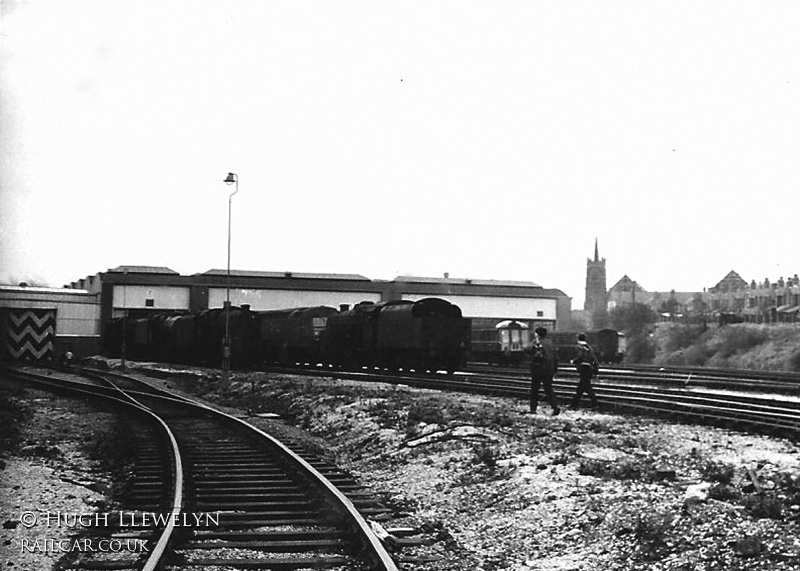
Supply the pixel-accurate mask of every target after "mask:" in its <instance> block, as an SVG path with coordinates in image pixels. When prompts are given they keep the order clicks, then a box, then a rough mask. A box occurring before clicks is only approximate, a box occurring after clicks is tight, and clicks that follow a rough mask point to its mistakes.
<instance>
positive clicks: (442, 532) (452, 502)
mask: <svg viewBox="0 0 800 571" xmlns="http://www.w3.org/2000/svg"><path fill="white" fill-rule="evenodd" d="M154 382H157V383H158V384H161V385H165V386H170V387H172V388H178V389H180V390H183V391H185V392H187V393H192V394H196V395H200V396H202V398H204V399H206V400H207V401H212V402H216V403H218V404H220V405H224V406H226V407H235V406H241V407H242V410H243V411H245V410H246V412H245V413H244V414H248V415H249V420H250V421H251V422H253V423H254V424H257V425H260V426H263V427H265V428H269V429H272V430H276V431H279V432H283V433H284V434H287V435H291V436H293V437H300V438H302V439H304V440H305V441H306V442H307V444H308V446H309V447H310V448H312V449H316V450H318V451H320V452H321V453H323V454H325V455H327V456H329V457H331V458H334V459H335V460H336V462H337V463H338V464H339V465H340V466H341V467H342V468H344V469H347V470H349V471H350V472H352V473H353V474H355V475H357V476H358V477H359V478H360V480H361V481H362V482H363V483H364V484H365V485H367V486H369V487H370V488H371V489H372V490H373V491H374V492H375V493H377V494H379V495H381V496H382V497H383V499H384V500H385V503H386V504H387V505H388V506H390V507H391V508H392V510H393V515H394V517H393V518H392V519H391V520H389V521H384V522H380V524H381V525H382V526H383V527H384V528H385V529H388V530H389V532H391V533H393V534H394V535H392V536H390V538H389V543H390V545H392V546H393V549H395V553H396V555H397V557H398V559H399V560H400V561H401V565H400V567H401V569H405V570H414V571H416V570H422V569H424V570H430V571H451V570H452V571H456V570H458V571H461V570H463V571H467V570H470V571H471V570H487V571H488V570H499V569H503V570H505V569H508V570H513V571H522V570H528V569H537V570H542V571H545V570H546V571H555V570H559V571H573V570H574V571H578V570H581V571H583V570H594V569H607V570H614V571H628V570H640V569H641V570H645V569H648V570H650V569H653V570H682V571H689V570H697V571H703V570H723V569H724V570H728V569H731V570H756V569H763V570H788V569H800V534H798V531H800V529H799V528H800V470H799V468H800V458H799V457H798V448H797V446H796V445H795V444H794V443H792V442H790V441H787V440H782V439H775V438H767V437H763V436H750V435H745V434H741V433H738V432H733V431H729V430H724V429H718V428H706V427H697V426H686V425H681V424H676V423H671V422H665V421H663V420H652V419H645V418H639V417H625V416H620V415H615V414H605V413H597V412H590V411H566V412H564V413H562V415H561V416H558V417H551V416H549V414H547V412H548V411H547V410H546V407H543V409H544V410H540V413H539V415H536V416H532V415H529V414H526V413H525V406H524V403H521V402H520V401H515V400H512V399H506V398H499V397H497V398H494V397H482V396H473V395H443V394H440V393H438V392H435V391H426V390H418V389H413V388H409V387H403V386H400V387H398V386H395V385H390V384H383V383H370V384H366V383H357V382H350V381H337V380H332V379H309V378H303V377H293V376H288V375H277V374H269V375H265V374H263V373H261V374H255V375H250V376H244V375H237V376H236V377H235V378H234V381H233V382H232V384H231V386H230V388H229V389H228V390H225V391H219V390H218V389H217V388H216V384H215V381H214V379H213V378H210V377H209V376H204V375H203V374H195V372H191V373H190V372H184V373H183V374H180V375H179V376H176V377H173V378H172V380H167V381H164V380H158V381H154ZM51 402H52V403H53V404H47V405H46V406H40V404H39V403H37V406H36V410H37V411H39V410H41V412H37V414H35V415H33V416H32V417H31V418H30V419H29V420H28V421H27V422H26V427H28V428H26V432H25V437H24V438H25V440H24V441H25V443H27V444H25V445H23V446H22V447H21V449H20V451H19V452H18V453H17V454H16V455H14V456H12V455H9V454H6V462H7V465H6V469H5V471H4V472H3V474H2V484H1V485H2V491H3V495H2V500H1V501H0V504H1V505H0V509H2V521H4V522H5V521H13V519H14V518H15V517H18V516H17V515H16V514H17V513H18V512H19V511H20V510H22V509H25V507H27V506H30V507H31V509H50V510H54V509H60V508H58V507H57V506H59V505H60V504H58V502H59V501H64V500H65V499H66V498H67V497H68V496H73V497H72V500H71V501H76V502H79V504H76V505H64V506H63V510H66V511H70V512H72V513H74V512H76V511H77V512H85V511H87V510H89V511H91V510H92V509H93V505H95V504H96V503H97V502H100V501H102V500H103V496H102V494H99V493H98V492H96V491H93V490H91V489H89V488H88V487H87V486H85V485H82V484H80V483H79V482H81V481H84V480H88V479H89V476H91V477H92V478H95V476H96V475H97V471H96V466H94V465H93V463H92V462H91V461H90V460H88V457H87V456H86V453H85V451H82V450H81V447H80V445H79V442H80V439H79V437H77V439H73V438H72V437H70V436H69V435H68V434H65V433H61V432H59V434H60V436H61V437H62V442H63V443H59V444H57V445H56V446H57V447H58V449H59V450H61V451H62V456H60V457H57V458H47V457H43V456H39V455H30V454H27V453H25V452H24V450H25V446H35V443H39V442H46V441H47V439H48V438H54V431H53V430H52V427H53V426H54V425H55V423H54V421H55V420H57V419H61V420H63V421H64V423H66V424H67V425H70V426H79V424H80V421H81V420H82V421H84V422H88V417H87V416H86V414H87V411H86V410H75V411H71V410H70V406H62V405H63V403H64V402H66V401H58V399H55V400H53V401H51ZM65 410H67V411H69V412H68V413H67V412H64V411H65ZM48 411H49V412H48ZM261 412H277V413H279V414H281V415H282V416H283V417H284V418H285V419H288V421H289V422H288V423H284V422H280V421H275V420H270V419H267V418H260V417H258V416H256V414H257V413H261ZM60 414H65V415H66V416H63V417H59V416H58V415H60ZM95 414H100V415H101V417H102V414H101V413H95ZM70 415H72V416H70ZM76 417H79V418H76ZM61 424H63V423H59V425H61ZM48 427H49V428H48ZM65 466H68V467H69V472H65V468H64V467H65ZM32 469H33V471H35V472H36V473H37V474H38V475H37V476H36V479H33V477H31V476H30V474H31V471H32ZM68 473H69V474H70V475H67V474H68ZM76 482H78V483H76ZM14 486H19V487H18V488H16V489H15V488H14ZM94 487H97V486H94ZM101 488H102V486H101ZM101 491H102V489H101ZM56 497H58V498H59V499H58V500H57V499H55V498H56ZM3 531H4V542H5V545H3V546H2V549H3V551H0V555H2V559H0V563H2V564H3V565H4V566H6V568H16V569H46V568H47V564H48V561H39V562H33V563H32V562H31V561H28V560H23V558H21V557H20V555H21V554H20V553H19V543H18V542H19V540H20V536H19V535H17V534H20V533H31V532H32V530H31V529H21V526H17V527H16V528H14V529H12V530H11V531H10V533H12V534H14V535H12V536H11V537H9V535H8V533H9V530H6V529H4V530H3ZM33 531H35V530H33ZM39 531H42V530H39ZM44 531H46V532H47V533H48V534H50V533H51V532H52V530H49V529H47V530H44ZM407 535H408V536H410V537H411V538H412V539H414V538H415V539H417V540H418V542H420V543H422V545H418V546H412V547H402V548H401V547H397V545H398V541H402V540H403V539H404V538H405V537H406V536H407ZM48 537H52V535H48ZM9 540H10V543H9ZM15 542H17V543H15ZM26 557H27V556H26ZM51 562H52V560H51Z"/></svg>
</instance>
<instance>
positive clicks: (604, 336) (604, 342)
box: [548, 328, 625, 364]
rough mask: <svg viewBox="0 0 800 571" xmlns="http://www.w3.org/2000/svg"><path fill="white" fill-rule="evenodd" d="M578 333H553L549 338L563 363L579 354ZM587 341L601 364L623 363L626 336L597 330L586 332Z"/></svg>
mask: <svg viewBox="0 0 800 571" xmlns="http://www.w3.org/2000/svg"><path fill="white" fill-rule="evenodd" d="M578 333H579V332H577V331H575V332H564V331H559V332H553V333H548V337H549V338H550V339H551V340H552V341H553V344H554V345H555V346H556V349H557V350H558V358H559V360H561V361H562V362H568V361H570V360H571V359H572V358H573V357H575V355H577V352H578V340H577V338H578ZM584 333H586V341H587V342H588V343H589V345H591V346H592V347H594V350H595V353H596V354H597V359H598V360H599V361H600V362H601V363H606V364H608V363H621V362H622V360H623V359H624V358H625V334H624V333H621V332H619V331H617V330H615V329H609V328H604V329H595V330H591V331H585V332H584Z"/></svg>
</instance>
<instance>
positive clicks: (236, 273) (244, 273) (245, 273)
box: [196, 270, 370, 281]
mask: <svg viewBox="0 0 800 571" xmlns="http://www.w3.org/2000/svg"><path fill="white" fill-rule="evenodd" d="M227 274H228V272H227V270H208V271H207V272H203V273H202V274H196V275H201V276H226V275H227ZM231 276H233V277H237V278H297V279H306V280H357V281H370V279H369V278H366V277H364V276H360V275H358V274H315V273H304V272H257V271H250V270H231Z"/></svg>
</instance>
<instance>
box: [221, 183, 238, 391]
mask: <svg viewBox="0 0 800 571" xmlns="http://www.w3.org/2000/svg"><path fill="white" fill-rule="evenodd" d="M223 182H224V183H225V184H228V185H230V184H235V185H236V190H234V191H233V192H232V193H231V194H230V196H228V269H227V272H226V274H225V339H224V340H223V342H222V382H223V384H225V385H226V386H227V385H228V381H229V379H230V371H231V203H232V202H233V195H234V194H236V193H237V192H239V176H238V175H236V174H235V173H232V172H229V173H228V176H227V177H226V178H225V180H224V181H223Z"/></svg>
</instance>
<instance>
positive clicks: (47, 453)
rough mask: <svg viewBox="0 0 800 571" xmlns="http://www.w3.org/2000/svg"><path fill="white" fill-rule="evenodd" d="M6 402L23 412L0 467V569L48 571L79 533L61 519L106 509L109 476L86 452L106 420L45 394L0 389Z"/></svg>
mask: <svg viewBox="0 0 800 571" xmlns="http://www.w3.org/2000/svg"><path fill="white" fill-rule="evenodd" d="M9 399H11V400H14V401H19V402H23V403H24V404H25V407H24V408H25V410H24V414H23V416H22V418H18V419H16V420H17V422H16V423H15V427H16V428H18V429H19V433H18V435H17V439H16V440H15V442H14V443H13V445H12V446H11V447H10V449H7V450H5V452H4V453H3V454H2V459H0V467H2V468H3V469H2V471H0V522H1V523H2V540H0V565H2V568H3V569H9V570H11V569H13V570H25V571H27V570H30V571H41V570H43V569H51V568H54V566H56V565H57V563H58V562H59V561H60V560H61V559H62V557H64V556H65V555H66V554H67V552H69V551H71V550H72V544H71V543H70V540H72V541H74V540H75V539H76V538H77V536H78V533H79V532H80V526H75V525H74V522H73V521H70V520H69V519H68V518H69V517H72V516H74V515H75V514H92V513H94V512H96V511H98V510H99V509H102V508H103V506H105V505H106V501H107V495H106V492H107V490H108V489H109V488H110V476H109V475H108V474H107V473H106V472H105V471H104V470H103V469H102V468H101V467H100V466H99V464H98V462H96V461H94V460H92V459H90V454H89V453H88V451H87V445H88V444H90V443H92V442H95V441H96V440H95V438H96V436H97V435H98V434H99V433H101V432H103V430H104V429H105V428H107V427H108V426H109V423H110V422H111V421H112V418H111V416H110V415H109V414H108V413H105V412H101V411H98V410H97V409H95V408H93V407H90V406H87V405H84V404H82V403H77V402H75V401H73V400H67V399H62V398H59V397H54V396H52V395H48V394H46V393H42V392H38V391H16V390H15V391H11V392H7V391H5V390H2V389H0V402H8V400H9ZM9 428H10V427H8V426H7V427H4V429H3V430H7V429H9ZM48 512H49V514H50V516H49V517H50V519H49V520H48V519H47V515H46V514H47V513H48ZM58 514H64V516H65V517H64V518H61V517H59V516H58Z"/></svg>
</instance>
